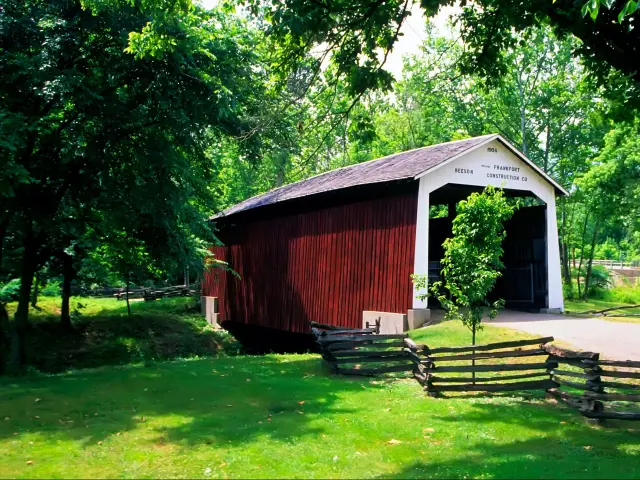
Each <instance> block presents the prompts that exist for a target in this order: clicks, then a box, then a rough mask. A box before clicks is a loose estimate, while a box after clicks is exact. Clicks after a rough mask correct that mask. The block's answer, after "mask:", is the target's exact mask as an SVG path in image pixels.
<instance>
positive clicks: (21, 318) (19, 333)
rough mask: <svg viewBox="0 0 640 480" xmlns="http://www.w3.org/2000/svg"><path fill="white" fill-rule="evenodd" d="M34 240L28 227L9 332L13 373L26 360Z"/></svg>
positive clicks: (23, 364)
mask: <svg viewBox="0 0 640 480" xmlns="http://www.w3.org/2000/svg"><path fill="white" fill-rule="evenodd" d="M36 253H37V252H36V241H35V238H33V233H32V231H31V230H30V229H28V231H27V232H25V240H24V252H23V254H22V266H21V271H20V281H21V283H20V291H19V294H18V309H17V310H16V314H15V316H14V318H13V329H12V330H13V331H12V332H11V366H12V369H13V371H14V372H15V373H18V372H20V371H21V369H22V367H24V366H25V365H26V362H27V351H26V345H25V340H26V336H27V329H28V328H29V301H30V300H31V286H32V285H33V276H34V274H35V273H36V267H37V260H36Z"/></svg>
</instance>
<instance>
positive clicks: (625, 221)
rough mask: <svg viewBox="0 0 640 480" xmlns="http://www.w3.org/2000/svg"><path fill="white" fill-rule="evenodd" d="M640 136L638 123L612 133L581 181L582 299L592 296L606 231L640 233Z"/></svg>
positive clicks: (579, 189)
mask: <svg viewBox="0 0 640 480" xmlns="http://www.w3.org/2000/svg"><path fill="white" fill-rule="evenodd" d="M639 134H640V122H639V121H638V120H636V121H635V122H633V123H631V124H626V125H625V124H621V125H619V126H618V127H617V128H615V129H614V130H612V131H611V132H609V134H607V136H606V138H605V146H604V148H603V149H602V151H601V152H600V153H599V155H597V156H596V157H595V158H594V159H593V160H592V166H591V168H590V169H589V170H588V171H587V172H586V173H585V174H584V175H582V176H581V178H580V179H579V180H578V192H577V199H578V201H579V202H580V204H581V205H580V207H581V210H582V214H583V221H582V229H581V230H582V231H581V235H580V241H581V248H580V264H579V266H578V272H580V271H581V269H582V263H583V261H585V262H586V271H585V273H584V288H583V289H582V291H579V295H581V296H582V298H584V299H586V298H587V296H588V295H589V290H590V287H591V277H592V270H593V258H594V253H595V250H596V245H597V243H598V240H599V239H600V236H601V233H602V230H603V227H606V226H607V225H608V224H609V225H611V224H614V225H617V226H619V227H623V228H625V229H627V230H629V231H630V232H634V231H636V232H637V231H638V230H640V225H639V224H638V223H639V222H638V218H640V155H639V154H638V152H640V135H639ZM629 236H632V235H629ZM605 238H606V237H605ZM578 288H580V278H578Z"/></svg>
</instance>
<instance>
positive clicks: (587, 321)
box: [491, 311, 640, 360]
mask: <svg viewBox="0 0 640 480" xmlns="http://www.w3.org/2000/svg"><path fill="white" fill-rule="evenodd" d="M491 324H493V325H495V326H497V327H508V328H513V329H515V330H522V331H523V332H528V333H532V334H539V335H544V336H553V337H555V338H556V339H557V340H562V341H565V342H567V343H570V344H572V345H574V346H575V347H578V348H580V349H581V350H588V351H591V352H600V353H601V354H602V356H603V357H606V358H610V359H615V360H640V324H638V323H622V322H608V321H606V320H597V319H592V318H575V317H565V316H563V315H547V314H540V313H524V312H514V311H505V312H503V313H501V314H500V315H499V316H498V318H496V319H495V320H493V321H492V322H491Z"/></svg>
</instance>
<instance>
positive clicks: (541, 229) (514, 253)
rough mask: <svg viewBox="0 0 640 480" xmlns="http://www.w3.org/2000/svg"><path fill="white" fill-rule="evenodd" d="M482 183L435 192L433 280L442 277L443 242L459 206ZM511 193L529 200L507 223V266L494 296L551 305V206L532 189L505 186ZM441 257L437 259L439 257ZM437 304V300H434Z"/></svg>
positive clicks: (513, 305) (523, 306) (521, 306)
mask: <svg viewBox="0 0 640 480" xmlns="http://www.w3.org/2000/svg"><path fill="white" fill-rule="evenodd" d="M474 191H476V192H479V191H482V188H481V187H473V186H469V185H457V184H449V185H445V186H444V187H442V188H439V189H438V190H435V191H434V192H432V193H431V195H430V198H429V204H430V205H431V213H432V215H433V218H431V216H430V219H429V259H433V260H430V261H429V281H430V283H431V282H433V281H436V280H438V279H440V270H441V264H440V259H442V257H443V256H444V250H443V248H442V244H443V242H444V241H445V239H447V238H449V237H451V235H452V228H451V227H452V222H453V219H454V218H455V207H456V204H457V203H458V202H459V201H460V200H464V199H466V198H467V197H468V196H469V195H470V194H471V193H472V192H474ZM505 193H506V195H507V196H508V197H511V198H514V197H524V198H526V199H527V200H525V202H524V203H525V204H524V205H523V206H521V207H520V208H519V209H518V210H516V212H515V213H514V215H513V217H512V218H511V219H510V220H509V221H508V222H506V223H505V230H506V232H507V237H506V239H505V240H504V243H503V248H504V255H503V257H502V261H503V263H504V265H505V269H504V270H503V272H502V276H501V277H500V278H499V279H498V281H497V282H496V286H495V288H494V290H493V292H492V294H491V299H492V300H495V299H498V298H502V299H504V300H505V302H506V307H507V308H510V309H514V310H527V311H539V310H540V309H543V308H547V307H548V303H549V300H548V280H547V279H548V275H547V229H546V215H547V207H546V205H545V204H544V203H543V202H541V201H540V200H539V199H538V198H537V197H536V196H535V195H533V194H532V193H529V194H528V193H527V192H523V191H519V190H505ZM436 259H437V260H436ZM432 305H433V304H432Z"/></svg>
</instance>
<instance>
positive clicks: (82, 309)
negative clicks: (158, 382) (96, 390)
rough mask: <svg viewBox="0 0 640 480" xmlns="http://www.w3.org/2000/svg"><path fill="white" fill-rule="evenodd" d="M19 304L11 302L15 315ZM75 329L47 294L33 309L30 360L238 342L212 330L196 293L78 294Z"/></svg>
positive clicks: (127, 359) (40, 362)
mask: <svg viewBox="0 0 640 480" xmlns="http://www.w3.org/2000/svg"><path fill="white" fill-rule="evenodd" d="M15 309H16V304H15V303H10V304H9V305H8V313H9V315H13V313H14V312H15ZM71 310H72V314H71V316H72V325H73V329H72V330H71V331H66V330H64V329H62V328H61V325H60V299H59V298H53V297H42V298H40V299H39V301H38V304H37V307H36V308H35V309H34V308H32V309H30V314H29V318H30V323H31V327H30V329H29V331H28V333H27V357H28V362H29V365H30V366H31V367H33V368H35V369H36V370H39V371H41V372H62V371H66V370H69V369H73V368H92V367H99V366H103V365H123V364H128V363H133V362H146V363H149V362H152V361H155V360H169V359H174V358H185V357H187V358H188V357H198V356H212V355H218V354H234V353H237V352H238V350H239V345H238V344H237V342H235V341H234V340H233V338H232V337H231V336H230V335H228V334H227V333H226V332H220V331H214V330H213V329H211V328H210V327H209V326H208V325H207V322H206V321H205V320H204V317H203V316H202V315H200V312H199V311H198V310H197V308H196V306H195V301H194V300H193V299H192V298H171V299H163V300H156V301H153V302H144V301H142V302H132V303H131V313H132V315H131V317H129V316H128V314H127V306H126V303H125V302H124V301H118V300H116V299H112V298H73V299H72V301H71Z"/></svg>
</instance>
